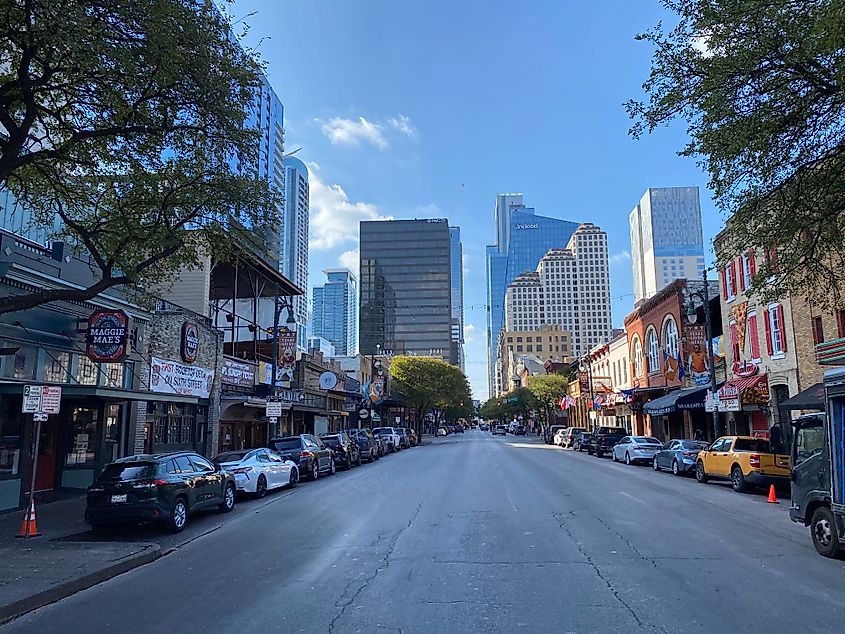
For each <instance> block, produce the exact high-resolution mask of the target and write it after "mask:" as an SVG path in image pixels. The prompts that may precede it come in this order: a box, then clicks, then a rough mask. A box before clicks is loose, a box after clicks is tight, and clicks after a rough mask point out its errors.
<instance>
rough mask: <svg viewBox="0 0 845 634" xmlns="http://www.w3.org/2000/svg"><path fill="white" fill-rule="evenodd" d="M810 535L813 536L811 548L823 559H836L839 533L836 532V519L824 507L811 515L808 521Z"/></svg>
mask: <svg viewBox="0 0 845 634" xmlns="http://www.w3.org/2000/svg"><path fill="white" fill-rule="evenodd" d="M810 534H811V535H812V536H813V546H815V547H816V551H817V552H818V553H819V554H820V555H822V556H823V557H836V556H837V555H838V554H839V533H838V531H837V530H836V519H835V518H834V517H833V513H832V512H831V510H830V509H829V508H827V507H826V506H820V507H819V508H817V509H816V510H815V512H814V513H813V519H812V520H811V521H810Z"/></svg>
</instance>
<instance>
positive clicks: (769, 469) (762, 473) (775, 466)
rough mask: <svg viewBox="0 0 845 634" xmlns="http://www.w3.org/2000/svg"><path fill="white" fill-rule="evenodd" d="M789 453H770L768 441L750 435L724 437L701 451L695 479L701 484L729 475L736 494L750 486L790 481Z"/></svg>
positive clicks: (696, 462) (696, 465)
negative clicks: (787, 454)
mask: <svg viewBox="0 0 845 634" xmlns="http://www.w3.org/2000/svg"><path fill="white" fill-rule="evenodd" d="M790 472H791V471H790V459H789V456H786V455H782V454H774V453H772V452H771V449H770V446H769V441H768V440H766V439H764V438H753V437H751V436H723V437H722V438H719V439H717V440H716V442H714V443H713V444H712V445H710V447H708V448H707V449H705V450H703V451H701V452H699V454H698V456H697V457H696V461H695V479H696V480H698V481H699V482H701V483H702V484H704V483H706V482H707V480H709V479H710V478H729V479H730V481H731V486H733V489H734V491H736V492H737V493H742V492H743V491H746V490H748V488H749V487H751V486H757V485H766V484H770V483H772V484H780V483H783V484H788V483H789V475H790Z"/></svg>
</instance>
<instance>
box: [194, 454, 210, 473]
mask: <svg viewBox="0 0 845 634" xmlns="http://www.w3.org/2000/svg"><path fill="white" fill-rule="evenodd" d="M191 462H193V463H194V467H196V470H197V471H205V472H208V471H214V465H212V464H211V463H210V462H209V461H208V460H206V459H205V458H202V457H201V456H191Z"/></svg>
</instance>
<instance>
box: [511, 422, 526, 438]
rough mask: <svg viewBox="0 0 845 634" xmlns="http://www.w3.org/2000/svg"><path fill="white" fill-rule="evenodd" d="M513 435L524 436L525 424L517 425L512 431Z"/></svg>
mask: <svg viewBox="0 0 845 634" xmlns="http://www.w3.org/2000/svg"><path fill="white" fill-rule="evenodd" d="M513 435H514V436H524V435H525V425H517V426H516V429H515V430H514V432H513Z"/></svg>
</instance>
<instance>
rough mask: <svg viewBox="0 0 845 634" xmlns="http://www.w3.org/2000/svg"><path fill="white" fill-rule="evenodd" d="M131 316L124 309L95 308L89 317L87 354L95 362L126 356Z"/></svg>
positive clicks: (111, 360) (86, 340)
mask: <svg viewBox="0 0 845 634" xmlns="http://www.w3.org/2000/svg"><path fill="white" fill-rule="evenodd" d="M128 341H129V316H128V315H127V314H126V313H124V312H123V311H122V310H95V311H94V312H93V313H91V316H90V317H88V331H87V333H86V335H85V343H86V344H87V347H86V349H85V354H87V355H88V358H89V359H91V361H94V362H95V363H109V362H115V361H120V360H121V359H123V357H125V356H126V354H127V352H128V350H127V348H128Z"/></svg>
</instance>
